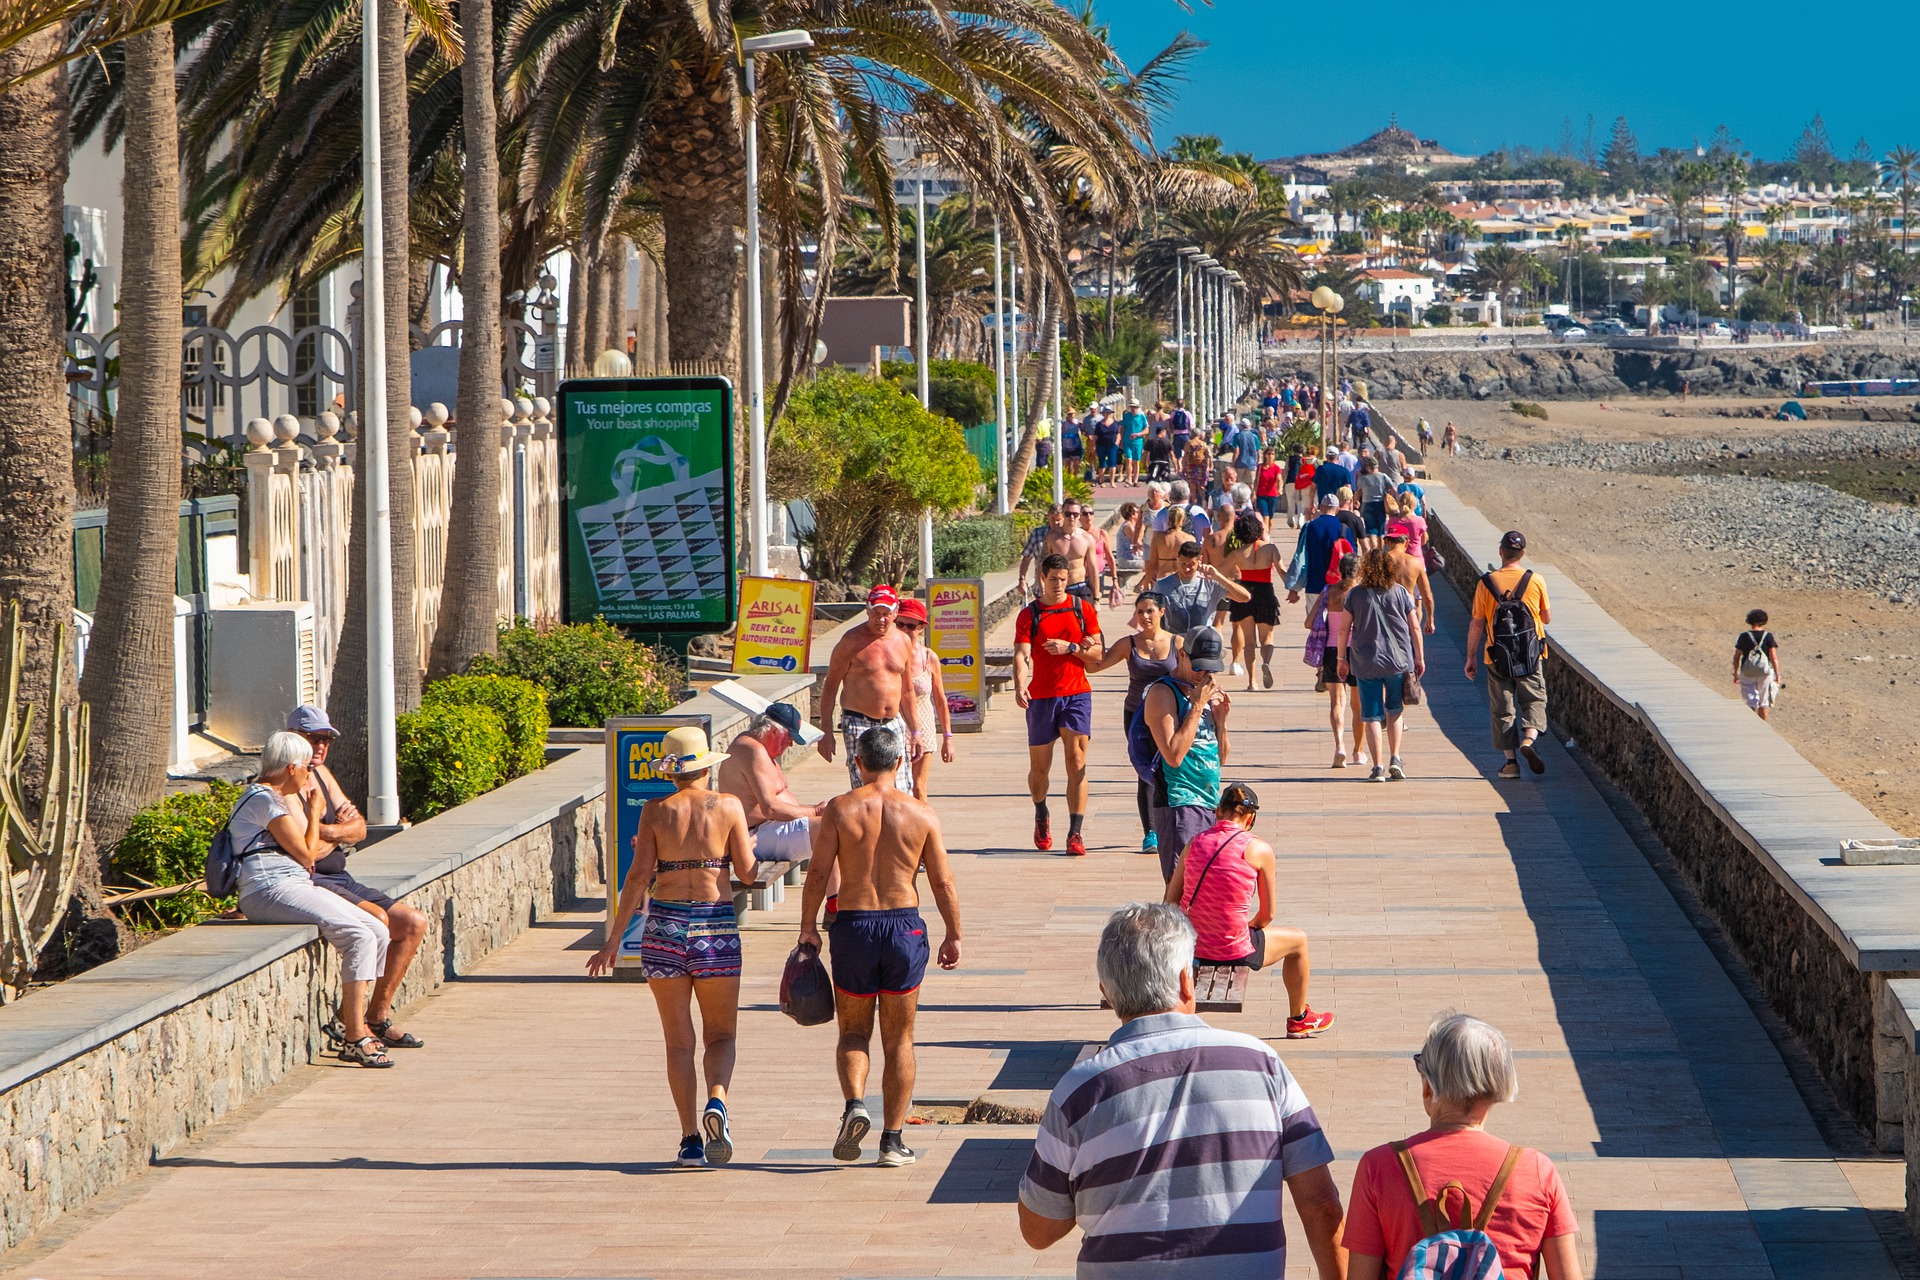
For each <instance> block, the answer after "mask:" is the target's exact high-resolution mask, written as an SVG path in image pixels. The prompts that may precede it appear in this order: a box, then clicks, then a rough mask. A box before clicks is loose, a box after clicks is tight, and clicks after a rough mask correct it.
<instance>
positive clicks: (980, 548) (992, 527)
mask: <svg viewBox="0 0 1920 1280" xmlns="http://www.w3.org/2000/svg"><path fill="white" fill-rule="evenodd" d="M1019 555H1020V542H1018V541H1016V540H1015V539H1014V534H1013V518H1012V517H1011V516H973V517H970V518H968V519H966V520H952V521H948V522H947V523H946V524H941V525H935V526H934V530H933V566H934V570H935V572H937V573H939V574H940V576H941V577H944V578H982V577H985V576H986V575H987V574H989V573H999V572H1000V571H1001V570H1002V569H1011V568H1012V567H1013V562H1014V560H1015V559H1017V558H1018V557H1019Z"/></svg>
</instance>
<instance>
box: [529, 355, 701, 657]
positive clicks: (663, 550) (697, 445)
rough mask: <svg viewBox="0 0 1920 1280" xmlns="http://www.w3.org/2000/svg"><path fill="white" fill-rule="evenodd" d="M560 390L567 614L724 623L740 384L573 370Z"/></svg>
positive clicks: (647, 625)
mask: <svg viewBox="0 0 1920 1280" xmlns="http://www.w3.org/2000/svg"><path fill="white" fill-rule="evenodd" d="M559 399H560V495H561V502H562V504H563V507H564V514H563V515H562V517H561V523H562V525H563V526H564V533H563V535H562V537H561V540H560V575H561V581H562V582H563V583H564V585H565V591H566V598H565V601H564V603H563V606H562V613H563V614H564V616H565V618H566V620H567V621H568V622H590V621H592V620H593V619H595V618H605V619H606V620H607V621H608V622H613V623H619V624H623V625H626V626H631V627H635V628H639V629H643V630H648V631H657V632H715V631H724V630H726V628H727V627H728V626H730V625H731V624H732V623H733V620H734V606H735V601H734V573H735V570H734V566H735V555H736V546H737V538H736V535H735V530H734V495H733V384H732V383H730V382H728V381H727V380H726V379H725V378H574V379H569V380H568V381H566V382H563V383H561V384H560V390H559Z"/></svg>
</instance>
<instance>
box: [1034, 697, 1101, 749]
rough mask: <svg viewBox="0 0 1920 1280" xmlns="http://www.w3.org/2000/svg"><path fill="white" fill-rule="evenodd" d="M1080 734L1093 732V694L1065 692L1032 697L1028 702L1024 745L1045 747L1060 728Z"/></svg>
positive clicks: (1055, 736) (1058, 734) (1057, 734)
mask: <svg viewBox="0 0 1920 1280" xmlns="http://www.w3.org/2000/svg"><path fill="white" fill-rule="evenodd" d="M1063 729H1064V730H1065V731H1066V732H1068V733H1078V734H1082V735H1087V734H1091V733H1092V732H1093V695H1092V694H1091V693H1065V694H1061V695H1060V696H1059V697H1057V698H1035V699H1033V700H1032V701H1031V702H1029V703H1027V745H1028V746H1030V747H1044V746H1046V745H1048V744H1049V743H1051V742H1052V741H1053V740H1054V739H1055V738H1058V737H1059V736H1060V732H1061V730H1063Z"/></svg>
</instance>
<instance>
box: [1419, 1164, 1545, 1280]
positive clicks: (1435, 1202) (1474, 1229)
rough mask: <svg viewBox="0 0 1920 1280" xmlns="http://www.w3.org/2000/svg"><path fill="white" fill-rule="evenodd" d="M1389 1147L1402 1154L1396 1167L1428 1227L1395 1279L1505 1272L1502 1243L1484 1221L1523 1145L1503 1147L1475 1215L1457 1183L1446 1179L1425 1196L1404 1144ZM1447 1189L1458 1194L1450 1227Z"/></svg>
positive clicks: (1493, 1277)
mask: <svg viewBox="0 0 1920 1280" xmlns="http://www.w3.org/2000/svg"><path fill="white" fill-rule="evenodd" d="M1393 1149H1394V1152H1395V1154H1397V1155H1398V1156H1399V1157H1400V1168H1401V1170H1402V1171H1403V1172H1404V1173H1405V1174H1406V1175H1407V1187H1408V1189H1409V1190H1411V1191H1412V1192H1413V1203H1414V1205H1415V1207H1416V1208H1417V1209H1418V1210H1419V1212H1420V1229H1421V1230H1422V1231H1424V1232H1426V1235H1425V1237H1424V1238H1422V1239H1421V1240H1419V1241H1417V1242H1416V1243H1415V1244H1414V1246H1413V1248H1411V1249H1409V1250H1408V1251H1407V1258H1406V1261H1405V1262H1402V1263H1401V1264H1400V1270H1398V1271H1396V1272H1394V1280H1501V1277H1502V1276H1503V1275H1504V1274H1505V1272H1504V1271H1503V1270H1502V1268H1501V1264H1500V1247H1499V1246H1498V1245H1496V1244H1495V1243H1494V1242H1493V1237H1492V1236H1489V1235H1488V1234H1487V1223H1488V1222H1490V1221H1491V1220H1492V1219H1493V1210H1494V1207H1495V1206H1496V1205H1498V1204H1499V1203H1500V1195H1501V1193H1502V1192H1504V1191H1505V1190H1506V1189H1507V1179H1508V1178H1510V1177H1511V1176H1512V1175H1513V1166H1514V1165H1516V1164H1518V1163H1519V1162H1520V1152H1521V1148H1519V1147H1511V1146H1510V1147H1508V1148H1507V1158H1506V1160H1505V1161H1503V1162H1502V1163H1501V1165H1500V1173H1499V1175H1498V1176H1497V1177H1495V1178H1494V1180H1493V1185H1492V1186H1491V1187H1488V1188H1487V1198H1486V1199H1485V1200H1484V1201H1482V1202H1481V1205H1480V1212H1479V1213H1477V1214H1476V1213H1473V1202H1472V1201H1471V1200H1469V1199H1468V1198H1467V1190H1466V1188H1465V1187H1463V1186H1461V1185H1460V1184H1459V1183H1458V1182H1448V1183H1446V1184H1445V1185H1443V1186H1442V1187H1441V1188H1440V1190H1439V1191H1437V1192H1435V1193H1434V1195H1433V1196H1432V1197H1429V1196H1428V1195H1427V1193H1426V1189H1425V1187H1423V1186H1422V1185H1421V1182H1420V1170H1419V1169H1418V1168H1417V1167H1416V1166H1415V1165H1414V1163H1413V1153H1412V1152H1410V1151H1408V1150H1407V1144H1406V1143H1404V1142H1396V1143H1394V1144H1393ZM1449 1191H1453V1192H1456V1193H1457V1194H1458V1195H1459V1197H1460V1204H1459V1208H1458V1210H1457V1211H1456V1214H1455V1217H1454V1225H1453V1226H1451V1227H1449V1226H1448V1225H1447V1220H1446V1218H1445V1217H1444V1216H1443V1215H1442V1212H1441V1208H1440V1205H1441V1202H1442V1201H1444V1200H1445V1199H1446V1198H1447V1192H1449Z"/></svg>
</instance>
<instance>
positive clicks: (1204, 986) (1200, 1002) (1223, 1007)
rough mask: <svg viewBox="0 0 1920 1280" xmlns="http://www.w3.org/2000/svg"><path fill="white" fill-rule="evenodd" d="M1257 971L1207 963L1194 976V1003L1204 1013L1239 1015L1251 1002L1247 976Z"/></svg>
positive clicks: (1196, 969)
mask: <svg viewBox="0 0 1920 1280" xmlns="http://www.w3.org/2000/svg"><path fill="white" fill-rule="evenodd" d="M1252 972H1253V970H1251V969H1248V968H1246V967H1245V966H1243V965H1226V964H1203V965H1199V966H1198V967H1196V968H1195V970H1194V973H1193V998H1194V1004H1195V1005H1196V1006H1197V1007H1198V1008H1199V1010H1200V1012H1202V1013H1239V1012H1240V1010H1241V1008H1242V1006H1244V1005H1245V1004H1246V999H1247V975H1248V974H1250V973H1252Z"/></svg>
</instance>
